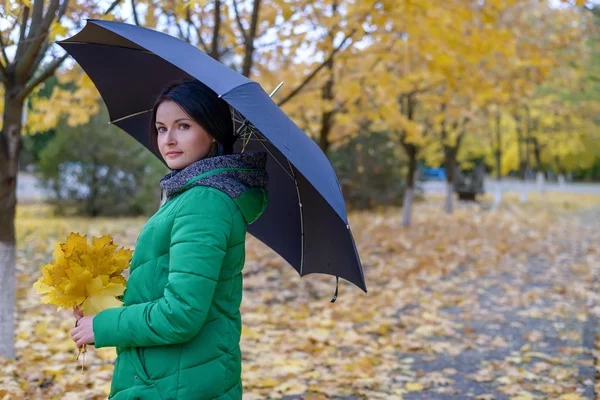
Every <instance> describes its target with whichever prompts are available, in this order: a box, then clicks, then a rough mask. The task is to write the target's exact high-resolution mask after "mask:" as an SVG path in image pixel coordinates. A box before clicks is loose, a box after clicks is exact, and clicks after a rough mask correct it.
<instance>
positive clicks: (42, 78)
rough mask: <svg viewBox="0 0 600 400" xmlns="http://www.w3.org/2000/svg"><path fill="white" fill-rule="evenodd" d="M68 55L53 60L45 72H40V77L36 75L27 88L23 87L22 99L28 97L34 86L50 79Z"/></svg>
mask: <svg viewBox="0 0 600 400" xmlns="http://www.w3.org/2000/svg"><path fill="white" fill-rule="evenodd" d="M68 56H69V55H68V54H65V55H63V56H62V57H60V58H56V59H54V61H52V62H51V63H50V64H49V65H48V67H47V68H46V70H45V71H44V72H42V73H41V74H40V75H38V77H37V78H35V79H33V80H32V81H31V82H29V83H28V84H27V86H25V89H24V90H23V92H24V93H23V95H24V97H26V96H28V95H29V93H31V92H32V91H33V89H35V88H36V86H38V85H39V84H41V83H42V82H44V81H46V79H48V78H50V77H51V76H52V75H54V72H55V71H56V69H57V68H58V67H60V65H61V64H62V62H63V61H65V59H66V58H67V57H68Z"/></svg>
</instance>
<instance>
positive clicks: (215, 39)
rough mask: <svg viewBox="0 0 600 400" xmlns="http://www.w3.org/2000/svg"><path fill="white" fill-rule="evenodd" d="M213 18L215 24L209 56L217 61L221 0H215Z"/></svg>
mask: <svg viewBox="0 0 600 400" xmlns="http://www.w3.org/2000/svg"><path fill="white" fill-rule="evenodd" d="M214 20H215V25H214V27H213V37H212V43H211V49H210V56H211V57H212V58H214V59H215V60H217V61H219V39H220V35H221V33H220V29H221V0H215V9H214Z"/></svg>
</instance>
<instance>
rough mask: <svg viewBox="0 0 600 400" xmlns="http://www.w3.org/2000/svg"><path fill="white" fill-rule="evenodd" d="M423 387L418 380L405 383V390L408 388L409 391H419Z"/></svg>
mask: <svg viewBox="0 0 600 400" xmlns="http://www.w3.org/2000/svg"><path fill="white" fill-rule="evenodd" d="M423 389H424V388H423V385H421V384H420V383H418V382H408V383H407V384H406V390H408V391H409V392H420V391H421V390H423Z"/></svg>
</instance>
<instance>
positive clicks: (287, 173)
mask: <svg viewBox="0 0 600 400" xmlns="http://www.w3.org/2000/svg"><path fill="white" fill-rule="evenodd" d="M262 142H263V141H262V140H258V143H260V145H261V146H262V147H264V149H265V150H266V151H267V153H269V154H270V155H271V157H273V159H274V160H275V162H276V163H277V164H279V166H280V167H281V169H282V170H283V172H285V173H286V175H287V176H289V177H290V178H292V179H293V180H294V181H295V180H296V178H295V177H294V176H292V175H291V174H290V173H289V172H287V169H286V168H285V167H284V166H283V165H281V163H280V162H279V160H278V159H277V157H275V156H274V155H273V153H271V150H269V149H268V148H267V146H265V145H264V144H263V143H262ZM289 163H290V161H289V160H288V164H289ZM290 170H291V166H290Z"/></svg>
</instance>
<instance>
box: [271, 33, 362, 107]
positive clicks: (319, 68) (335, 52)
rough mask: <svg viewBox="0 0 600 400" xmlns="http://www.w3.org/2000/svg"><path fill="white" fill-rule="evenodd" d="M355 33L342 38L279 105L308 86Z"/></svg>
mask: <svg viewBox="0 0 600 400" xmlns="http://www.w3.org/2000/svg"><path fill="white" fill-rule="evenodd" d="M355 33H356V29H353V30H352V32H350V34H349V35H348V36H346V37H345V38H344V40H342V42H341V43H340V44H339V45H338V46H337V47H336V48H335V49H333V51H332V52H331V54H330V55H329V57H327V59H326V60H325V61H323V62H322V63H321V64H320V65H319V66H318V67H317V68H315V70H314V71H313V72H311V73H310V74H309V75H308V76H307V77H306V78H304V81H302V83H300V84H299V85H298V86H297V87H296V88H295V89H294V90H292V91H291V93H290V94H288V95H287V96H286V97H284V98H283V100H281V101H280V102H279V103H277V105H279V106H280V107H281V106H283V105H284V104H285V103H287V102H288V101H289V100H290V99H291V98H293V97H294V96H295V95H297V94H298V93H299V92H300V91H301V90H302V89H303V88H304V86H306V85H307V84H308V83H309V82H310V81H311V80H312V79H313V78H314V77H315V76H316V75H317V74H318V73H319V71H321V70H322V69H323V67H325V66H326V65H327V63H329V61H330V60H332V59H333V57H334V56H335V55H336V54H337V52H338V51H340V49H341V48H342V47H343V46H344V44H345V43H346V41H347V40H348V39H350V38H351V37H352V36H354V34H355Z"/></svg>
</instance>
